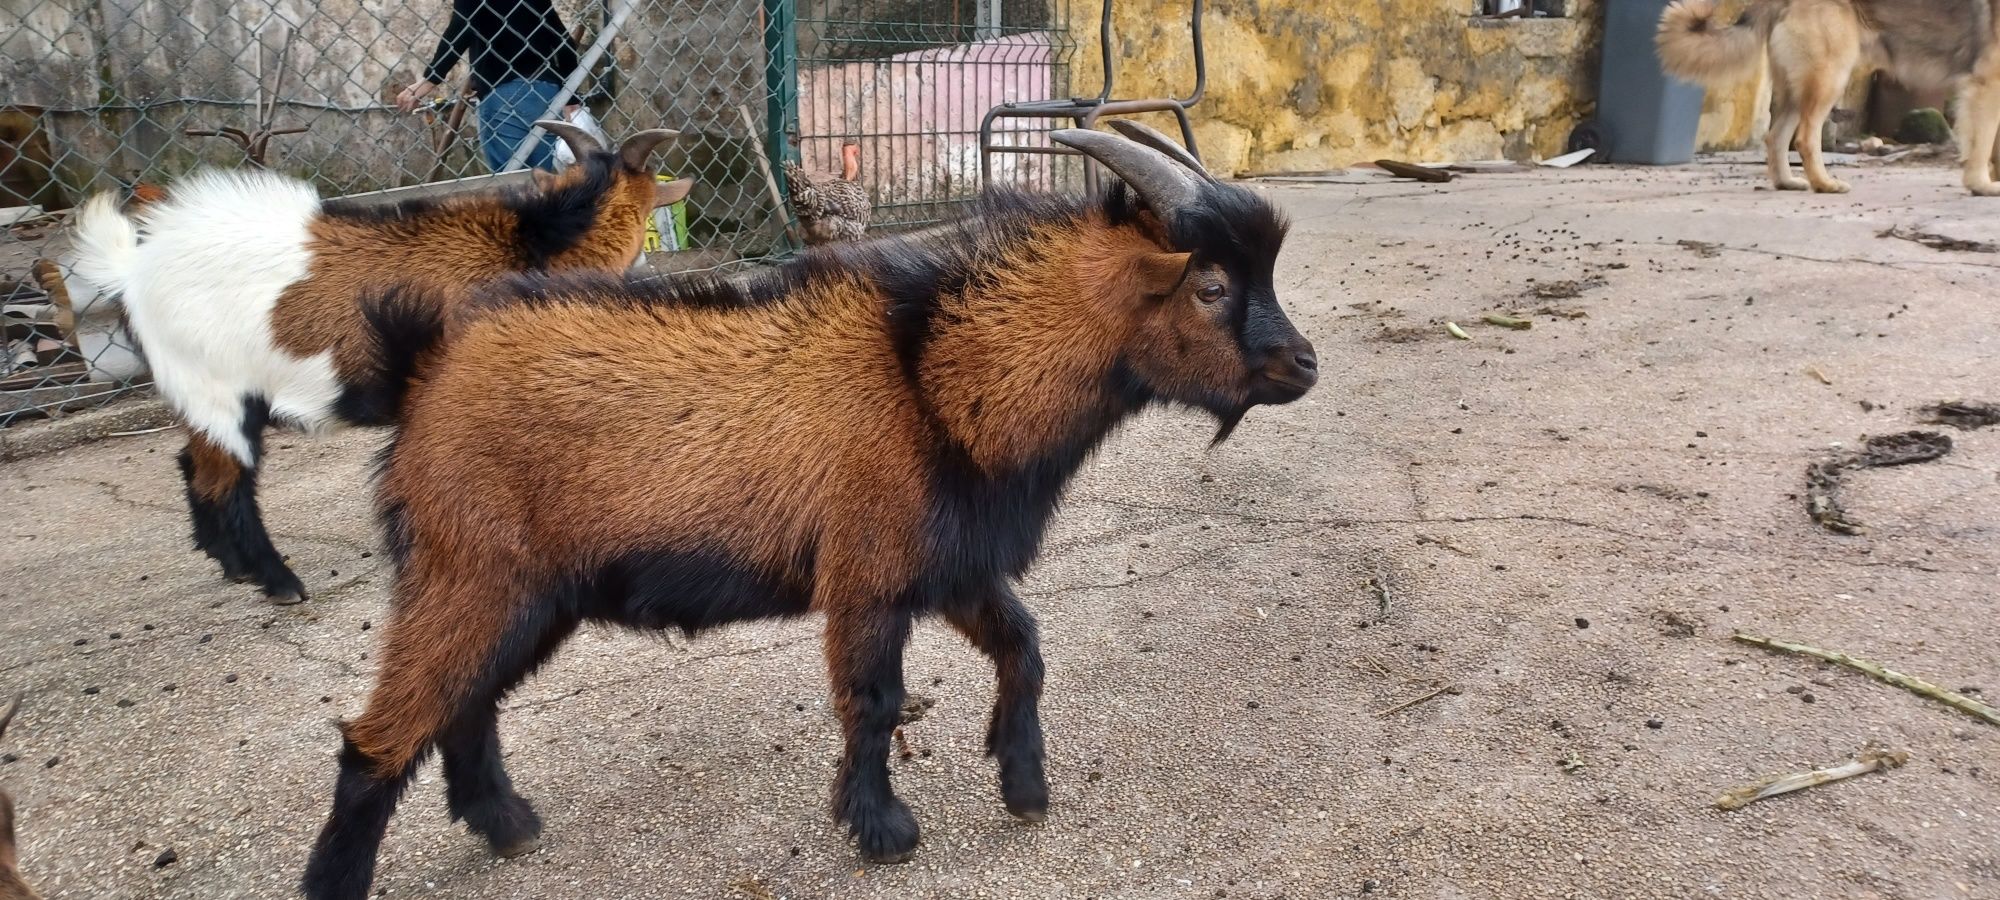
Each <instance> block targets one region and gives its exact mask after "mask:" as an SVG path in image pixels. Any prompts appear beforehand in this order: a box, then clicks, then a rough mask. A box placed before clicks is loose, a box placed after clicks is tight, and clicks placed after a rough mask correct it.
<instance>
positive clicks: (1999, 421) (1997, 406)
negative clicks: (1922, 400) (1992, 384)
mask: <svg viewBox="0 0 2000 900" xmlns="http://www.w3.org/2000/svg"><path fill="white" fill-rule="evenodd" d="M1917 412H1918V413H1920V414H1921V415H1923V417H1924V419H1923V421H1924V423H1925V424H1928V425H1950V426H1951V427H1953V428H1957V429H1959V430H1961V431H1971V430H1973V429H1975V428H1986V427H1989V426H1992V425H2000V403H1982V402H1979V401H1975V400H1954V401H1947V402H1944V403H1933V404H1931V405H1929V406H1925V407H1922V408H1920V409H1918V410H1917Z"/></svg>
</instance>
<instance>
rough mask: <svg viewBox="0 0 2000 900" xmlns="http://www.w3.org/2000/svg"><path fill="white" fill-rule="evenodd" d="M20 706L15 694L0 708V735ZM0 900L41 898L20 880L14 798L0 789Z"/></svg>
mask: <svg viewBox="0 0 2000 900" xmlns="http://www.w3.org/2000/svg"><path fill="white" fill-rule="evenodd" d="M20 708H21V698H20V697H18V696H16V697H15V698H14V699H12V700H9V701H7V706H6V708H4V709H0V737H5V736H6V735H7V723H9V722H12V721H13V720H14V713H15V711H16V710H19V709H20ZM0 900H41V898H40V896H39V895H37V894H36V893H35V891H34V889H33V888H31V887H28V883H27V882H26V881H22V880H21V867H20V860H19V858H18V856H17V854H16V850H15V844H14V798H13V797H10V796H8V795H7V792H6V791H4V790H0Z"/></svg>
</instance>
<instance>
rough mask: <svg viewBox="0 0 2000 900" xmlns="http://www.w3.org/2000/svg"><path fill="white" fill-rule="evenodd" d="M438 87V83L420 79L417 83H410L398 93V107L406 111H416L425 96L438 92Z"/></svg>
mask: <svg viewBox="0 0 2000 900" xmlns="http://www.w3.org/2000/svg"><path fill="white" fill-rule="evenodd" d="M437 89H438V86H437V85H435V84H432V83H430V82H428V81H419V82H417V83H416V84H413V85H410V86H409V87H406V88H404V89H403V92H402V93H400V94H397V95H396V108H397V109H400V110H402V111H404V112H411V111H414V110H415V109H416V108H417V104H419V103H422V102H424V99H425V98H427V97H429V96H430V95H432V94H435V93H437Z"/></svg>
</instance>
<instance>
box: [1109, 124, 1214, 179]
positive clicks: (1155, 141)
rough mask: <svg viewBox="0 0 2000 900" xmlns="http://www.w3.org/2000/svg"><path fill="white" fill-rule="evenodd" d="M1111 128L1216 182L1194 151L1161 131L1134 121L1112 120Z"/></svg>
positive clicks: (1203, 177)
mask: <svg viewBox="0 0 2000 900" xmlns="http://www.w3.org/2000/svg"><path fill="white" fill-rule="evenodd" d="M1111 127H1112V128H1115V129H1117V131H1118V133H1119V134H1122V135H1124V136H1126V137H1128V138H1131V139H1132V140H1135V141H1138V142H1139V143H1141V144H1145V145H1146V146H1148V147H1151V148H1153V149H1155V150H1158V151H1160V152H1161V153H1165V154H1166V155H1167V156H1168V157H1169V158H1171V159H1172V160H1173V161H1174V162H1177V163H1180V164H1181V165H1184V166H1187V167H1188V169H1189V170H1191V171H1193V172H1194V173H1195V174H1196V175H1199V176H1201V177H1202V179H1203V180H1204V181H1214V180H1215V176H1213V175H1210V174H1208V168H1207V167H1205V166H1203V165H1202V164H1201V160H1199V159H1196V158H1195V156H1194V152H1193V151H1190V150H1189V149H1188V148H1186V147H1183V146H1181V145H1180V144H1177V143H1175V142H1174V139H1173V138H1170V137H1167V136H1166V134H1164V133H1162V132H1161V131H1160V130H1159V129H1157V128H1154V127H1153V126H1151V125H1148V124H1146V123H1144V122H1140V121H1137V120H1134V119H1112V120H1111Z"/></svg>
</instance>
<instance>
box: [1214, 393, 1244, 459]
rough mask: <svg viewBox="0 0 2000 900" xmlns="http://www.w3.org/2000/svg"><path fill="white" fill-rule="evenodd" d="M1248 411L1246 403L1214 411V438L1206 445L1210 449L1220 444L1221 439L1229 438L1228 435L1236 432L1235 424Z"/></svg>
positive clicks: (1237, 423)
mask: <svg viewBox="0 0 2000 900" xmlns="http://www.w3.org/2000/svg"><path fill="white" fill-rule="evenodd" d="M1249 413H1250V407H1249V405H1248V404H1245V405H1242V406H1237V407H1233V408H1231V409H1227V410H1219V411H1217V412H1216V413H1215V426H1216V427H1215V439H1214V440H1211V441H1209V442H1208V446H1209V447H1210V448H1211V449H1213V448H1215V447H1220V446H1222V442H1223V441H1226V440H1229V436H1230V435H1232V434H1235V433H1236V426H1238V425H1241V424H1242V423H1243V417H1244V416H1246V415H1248V414H1249Z"/></svg>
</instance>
